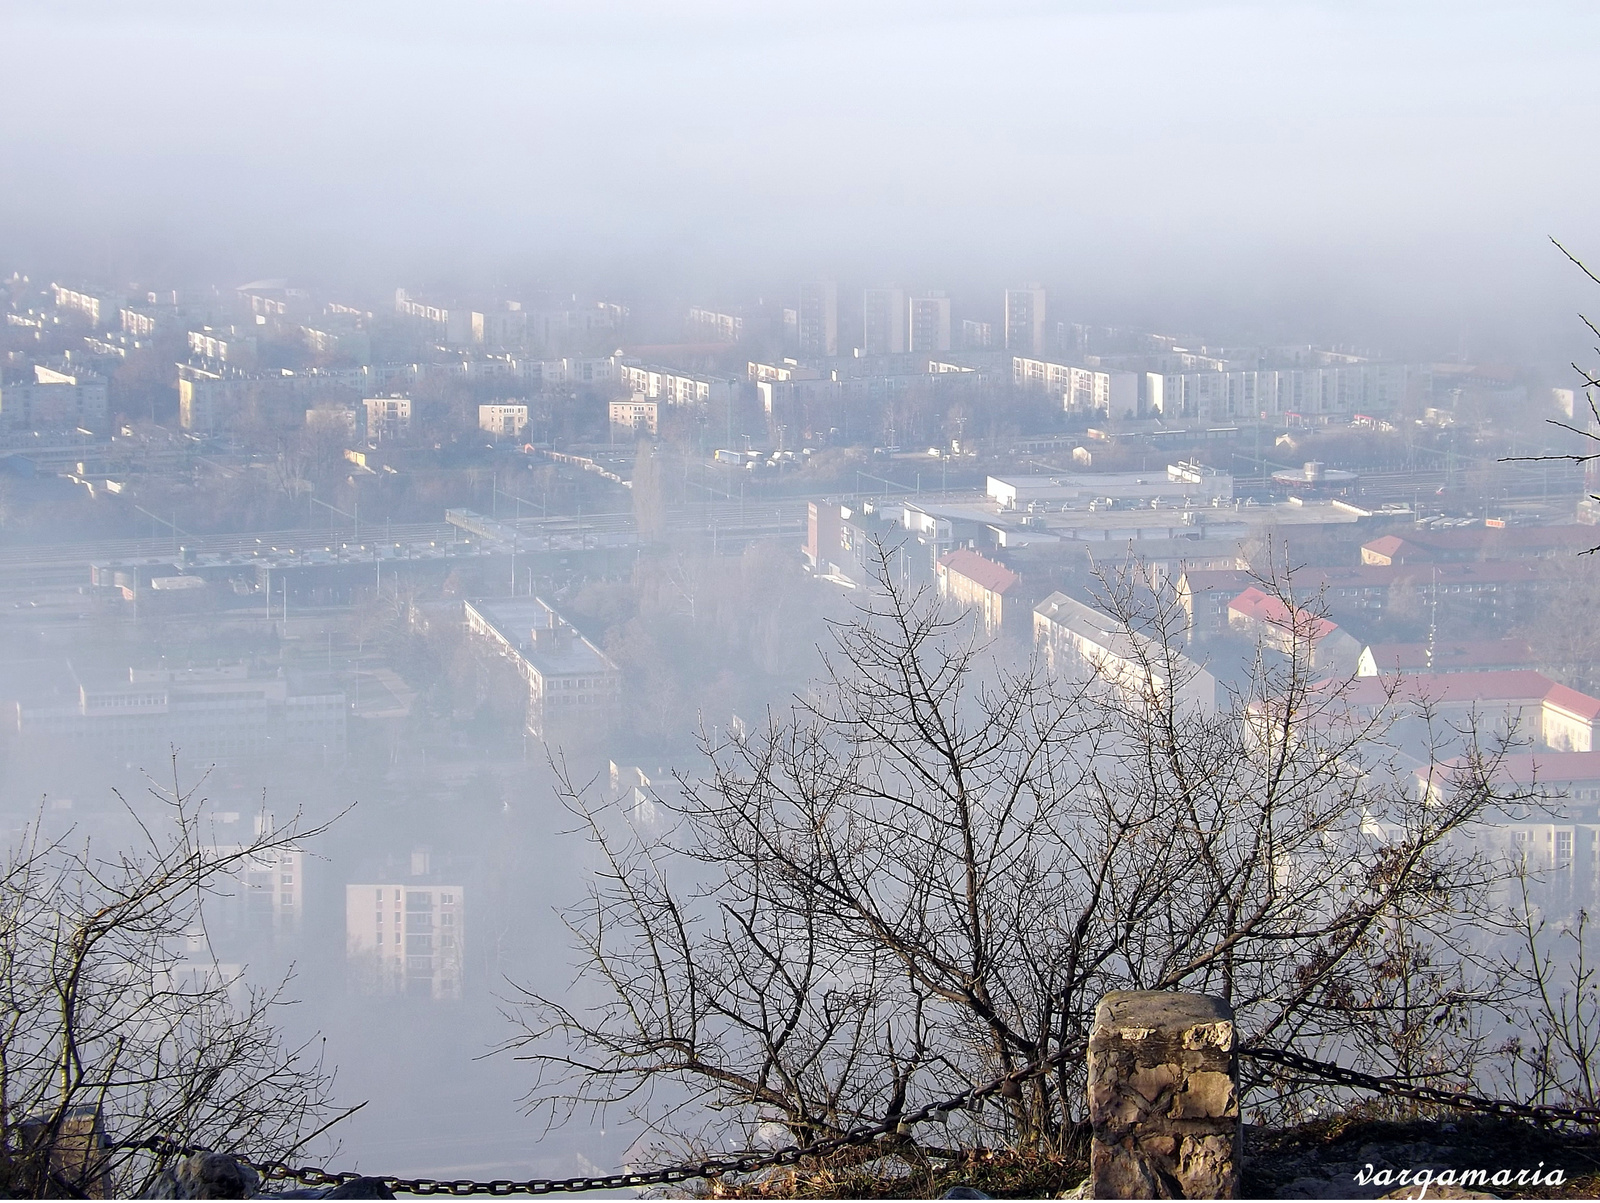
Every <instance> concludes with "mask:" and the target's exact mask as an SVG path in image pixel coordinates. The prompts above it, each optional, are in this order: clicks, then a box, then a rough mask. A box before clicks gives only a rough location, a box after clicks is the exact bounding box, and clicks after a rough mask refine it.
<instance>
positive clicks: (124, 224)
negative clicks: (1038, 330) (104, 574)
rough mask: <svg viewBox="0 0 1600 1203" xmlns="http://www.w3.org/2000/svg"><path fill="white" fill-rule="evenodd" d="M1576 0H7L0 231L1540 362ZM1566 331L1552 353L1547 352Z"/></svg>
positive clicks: (1557, 274) (85, 255)
mask: <svg viewBox="0 0 1600 1203" xmlns="http://www.w3.org/2000/svg"><path fill="white" fill-rule="evenodd" d="M1595 24H1596V19H1595V17H1594V16H1593V14H1592V13H1591V12H1589V11H1587V10H1585V9H1581V8H1579V7H1578V6H1576V5H1567V4H1552V5H1545V6H1540V7H1538V8H1537V9H1534V10H1531V11H1530V10H1513V9H1511V8H1509V7H1506V6H1496V5H1472V6H1442V5H1411V6H1407V7H1406V8H1405V9H1404V10H1403V11H1401V12H1398V13H1397V12H1392V11H1389V10H1388V9H1387V8H1380V7H1379V6H1368V5H1356V6H1335V5H1317V4H1296V5H1292V6H1267V5H1248V4H1246V5H1211V4H1146V5H1139V6H1137V7H1135V8H1132V9H1129V8H1127V7H1125V6H1117V7H1115V8H1113V7H1111V6H1106V5H1072V6H1066V7H1061V6H1046V5H1029V4H1012V5H1006V6H1003V7H1001V8H1000V9H998V10H993V9H986V10H984V11H983V12H982V13H978V12H975V11H974V10H972V9H970V8H967V7H964V6H953V5H944V6H932V7H929V6H917V7H915V8H913V7H911V6H905V5H893V4H890V5H875V6H869V7H867V8H865V9H863V8H860V7H852V6H844V5H809V6H806V7H805V8H804V9H801V8H788V9H784V10H781V11H775V12H764V13H754V12H750V11H746V10H745V9H743V8H740V7H738V6H734V5H728V4H716V3H694V4H682V5H675V6H671V7H670V8H667V9H662V8H659V7H653V6H646V5H642V4H629V3H619V4H610V5H602V6H579V5H575V4H574V5H562V4H546V5H537V6H526V5H510V4H492V3H477V4H470V5H462V6H454V7H453V8H452V9H451V10H450V11H449V12H448V13H439V12H435V11H433V10H431V9H430V8H429V7H427V6H421V5H402V6H398V7H396V6H386V7H383V8H379V7H377V6H366V5H356V6H341V7H340V8H339V9H338V10H337V11H333V12H328V11H323V10H319V9H313V8H311V7H310V6H309V5H295V4H290V5H279V6H274V7H273V8H272V9H271V10H270V11H250V12H239V11H230V10H219V9H215V8H212V7H208V6H200V5H192V4H187V3H168V4H151V5H144V6H140V7H139V8H138V9H136V10H131V11H130V10H128V9H125V8H123V7H119V6H110V5H104V4H95V3H84V4H69V5H55V6H49V7H46V6H43V5H36V4H18V3H13V4H11V5H8V6H6V7H5V9H4V10H3V15H0V29H3V30H4V36H5V39H6V41H7V42H8V43H9V44H10V45H11V46H12V48H13V54H12V55H11V56H10V57H11V60H12V61H11V65H10V69H9V70H8V72H7V73H6V77H5V79H4V80H3V81H0V102H3V103H5V104H6V105H7V106H8V107H9V108H10V109H11V110H12V111H14V112H18V113H21V114H23V115H24V119H23V120H19V121H13V122H8V123H7V126H6V130H5V132H4V133H3V134H0V165H3V167H4V170H5V171H6V174H7V177H8V181H9V183H8V188H7V190H6V195H5V198H4V199H3V200H0V228H3V229H5V230H6V232H7V239H6V240H7V242H9V243H10V244H11V245H12V247H13V248H14V249H15V251H16V252H17V253H16V255H15V259H17V260H21V261H23V262H25V263H26V262H30V261H32V262H37V263H38V264H40V266H41V268H42V269H46V270H48V269H57V270H67V269H68V268H76V269H77V270H79V271H81V272H83V273H85V274H89V275H93V274H100V275H103V276H104V275H113V276H126V277H132V276H134V275H140V276H146V275H148V276H152V277H153V276H157V275H163V276H169V277H170V276H173V275H181V276H184V277H185V278H215V277H217V276H223V277H226V276H229V275H230V274H231V275H234V276H237V277H238V278H239V279H241V280H242V279H247V278H253V277H254V276H256V275H268V274H270V275H283V274H294V275H297V276H300V277H304V278H307V279H310V280H313V281H320V282H332V281H333V280H336V279H340V278H351V277H354V278H359V279H364V280H369V281H371V282H372V284H373V285H374V286H379V285H384V284H388V285H390V286H392V284H393V283H396V282H399V281H398V280H397V277H402V278H405V279H410V280H413V281H420V282H424V283H428V282H444V283H446V284H449V283H457V284H459V285H460V286H462V287H472V288H485V287H494V286H501V287H507V288H515V287H517V286H521V285H525V284H526V283H528V282H530V281H535V280H541V281H551V282H554V283H556V284H558V285H572V286H582V285H583V284H585V283H591V282H592V283H593V285H594V286H596V287H605V288H610V289H612V290H616V289H619V288H620V289H629V288H632V289H635V290H638V291H642V292H643V291H651V290H662V289H666V290H671V291H673V292H675V293H682V294H684V295H693V296H694V297H696V298H697V299H700V300H710V301H712V302H714V303H715V302H718V301H721V300H723V299H725V298H730V297H731V298H735V299H736V298H738V297H739V296H741V295H742V294H745V293H749V292H752V291H756V292H759V291H771V289H772V288H773V287H775V286H776V284H777V282H779V281H782V280H785V279H792V278H800V277H807V276H828V277H835V276H837V277H841V278H845V279H851V280H860V281H861V283H863V284H872V283H876V282H883V283H891V282H892V283H898V284H902V285H905V286H908V287H912V288H939V287H946V288H952V289H956V290H960V289H968V290H973V291H983V292H987V291H992V290H993V289H995V288H998V287H1000V286H1004V285H1007V284H1014V283H1018V282H1020V281H1022V280H1024V279H1040V280H1042V281H1043V282H1045V283H1046V284H1048V285H1049V286H1050V287H1051V289H1052V295H1053V297H1054V298H1056V299H1057V301H1058V305H1059V306H1060V308H1061V311H1062V312H1064V313H1070V314H1071V316H1072V317H1073V318H1074V320H1086V321H1098V322H1133V323H1141V322H1142V323H1146V324H1149V325H1154V326H1158V327H1164V326H1184V325H1187V326H1188V327H1189V328H1191V329H1192V328H1197V327H1200V326H1207V327H1210V328H1213V329H1215V328H1218V327H1221V328H1222V329H1223V332H1224V333H1227V334H1230V335H1233V334H1238V333H1244V332H1247V331H1252V330H1259V331H1260V333H1261V335H1262V336H1263V337H1267V338H1273V337H1280V338H1289V337H1302V338H1304V337H1321V338H1322V339H1323V340H1324V341H1330V342H1333V341H1366V342H1375V341H1380V340H1385V341H1390V342H1394V341H1397V340H1399V341H1404V340H1414V341H1423V342H1429V343H1431V344H1434V345H1436V346H1444V345H1446V344H1453V343H1455V342H1457V341H1468V342H1471V343H1472V344H1473V345H1474V346H1475V347H1481V348H1483V351H1482V352H1481V353H1487V354H1505V355H1510V354H1515V353H1518V352H1521V353H1529V354H1541V355H1550V356H1553V357H1556V358H1563V357H1567V356H1568V355H1569V349H1568V344H1569V343H1571V342H1573V341H1574V340H1575V338H1576V335H1577V334H1578V333H1579V332H1580V331H1581V328H1580V327H1578V326H1577V324H1576V323H1575V322H1574V321H1573V320H1572V317H1571V315H1572V311H1573V310H1574V309H1576V308H1580V307H1581V306H1582V303H1583V300H1584V297H1583V287H1582V283H1583V282H1582V280H1581V278H1580V277H1579V276H1578V275H1577V273H1576V272H1575V270H1574V269H1571V268H1570V267H1569V266H1568V265H1567V264H1565V262H1564V261H1563V260H1562V259H1561V258H1560V256H1559V254H1558V253H1557V252H1556V251H1555V249H1554V248H1553V247H1551V246H1550V245H1549V243H1548V242H1547V241H1546V239H1547V238H1548V237H1549V236H1551V235H1554V236H1556V237H1559V238H1562V239H1563V241H1565V242H1567V243H1568V244H1569V245H1570V246H1571V247H1572V249H1573V250H1574V251H1575V252H1576V253H1578V254H1580V255H1583V254H1585V253H1589V251H1588V248H1587V247H1586V245H1585V238H1586V236H1587V232H1586V225H1587V223H1586V209H1587V204H1588V202H1587V200H1586V198H1587V197H1588V196H1589V195H1590V194H1592V190H1593V187H1594V184H1595V183H1596V181H1595V179H1594V173H1595V169H1594V167H1593V166H1592V165H1590V164H1589V163H1587V161H1586V160H1585V158H1584V157H1583V156H1582V154H1581V148H1582V146H1583V145H1584V141H1583V134H1584V132H1585V130H1586V129H1587V128H1589V127H1590V126H1591V125H1592V123H1593V118H1594V116H1595V107H1596V102H1595V100H1594V99H1593V97H1592V95H1590V94H1589V93H1588V92H1586V91H1585V88H1584V72H1583V70H1582V63H1581V60H1579V59H1578V58H1577V56H1578V55H1579V54H1580V53H1581V51H1580V48H1581V47H1582V46H1583V45H1585V44H1586V42H1587V41H1588V40H1589V39H1588V38H1587V37H1585V36H1584V33H1585V30H1586V29H1587V30H1588V31H1589V32H1594V29H1593V26H1594V25H1595ZM1572 353H1575V352H1572Z"/></svg>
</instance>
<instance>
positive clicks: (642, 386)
mask: <svg viewBox="0 0 1600 1203" xmlns="http://www.w3.org/2000/svg"><path fill="white" fill-rule="evenodd" d="M618 379H619V381H620V382H621V383H622V384H623V385H626V386H627V387H628V388H631V389H632V390H633V391H634V392H635V393H638V394H640V395H642V396H644V397H646V398H647V399H649V400H651V401H662V402H665V403H666V404H668V405H708V404H711V403H713V402H715V403H716V404H718V405H723V404H726V403H728V402H729V401H732V400H733V398H734V397H735V396H736V395H737V392H738V388H739V382H738V381H737V380H735V379H733V378H731V377H724V376H703V375H699V374H697V373H692V372H680V371H677V370H676V369H673V368H655V367H645V366H643V365H640V364H623V365H622V366H621V367H620V368H619V369H618Z"/></svg>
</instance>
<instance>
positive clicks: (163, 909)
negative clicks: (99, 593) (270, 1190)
mask: <svg viewBox="0 0 1600 1203" xmlns="http://www.w3.org/2000/svg"><path fill="white" fill-rule="evenodd" d="M150 795H151V798H152V799H153V800H154V802H155V804H156V807H157V811H158V818H157V819H155V820H151V819H149V818H148V817H147V812H148V807H145V808H141V807H136V806H133V805H129V804H128V803H126V801H125V802H124V805H125V806H127V810H128V813H129V814H130V815H131V816H132V817H133V818H135V819H136V820H137V826H138V830H139V831H140V833H141V844H140V846H139V847H137V848H136V849H132V850H125V851H118V852H114V853H110V854H101V853H99V852H98V851H96V850H95V849H94V848H92V847H91V846H90V844H89V843H88V842H87V841H83V842H74V841H73V838H72V837H71V836H70V835H69V836H67V837H63V838H60V839H56V840H48V839H46V838H45V837H44V836H43V835H42V834H41V831H40V826H39V824H37V823H36V824H35V825H34V826H33V827H32V828H31V829H30V830H29V831H28V832H27V833H26V836H25V839H24V841H23V842H22V843H21V844H20V845H19V846H17V847H13V848H10V849H9V850H7V852H6V856H5V860H4V862H3V864H0V1137H3V1141H0V1150H3V1153H0V1156H3V1161H0V1183H3V1186H0V1189H3V1190H5V1192H6V1193H8V1194H39V1193H41V1192H44V1191H46V1190H48V1191H49V1192H50V1193H57V1192H58V1191H59V1190H60V1189H63V1185H62V1183H60V1182H55V1183H54V1184H52V1183H51V1182H50V1178H51V1176H52V1174H54V1175H56V1176H58V1177H59V1176H60V1175H61V1174H62V1173H63V1169H62V1167H63V1165H64V1164H65V1163H71V1164H72V1165H73V1172H85V1171H90V1172H92V1173H93V1176H94V1177H95V1178H96V1179H97V1180H101V1185H100V1187H99V1189H103V1190H107V1191H110V1192H113V1193H116V1194H121V1195H127V1194H131V1193H136V1192H137V1191H138V1190H140V1189H141V1188H142V1187H143V1186H144V1185H146V1183H147V1180H148V1179H149V1177H150V1175H151V1174H152V1173H153V1172H154V1171H155V1169H156V1168H157V1167H156V1165H155V1163H154V1159H153V1158H152V1157H151V1156H150V1154H149V1153H146V1152H140V1151H138V1150H134V1149H126V1148H120V1147H118V1148H113V1149H110V1150H104V1151H96V1152H94V1153H93V1155H92V1163H91V1164H87V1165H86V1164H85V1163H84V1161H83V1158H84V1154H83V1153H82V1151H81V1140H80V1138H78V1137H75V1136H74V1129H75V1128H76V1127H77V1126H79V1123H80V1121H81V1117H82V1116H83V1115H85V1114H89V1113H94V1112H99V1113H100V1114H101V1115H102V1116H103V1117H104V1124H105V1127H106V1129H107V1130H108V1133H109V1135H110V1137H111V1138H113V1139H114V1140H115V1141H116V1142H117V1144H118V1145H119V1146H120V1145H122V1144H125V1143H132V1142H139V1141H143V1140H147V1139H149V1138H152V1137H157V1136H162V1137H167V1138H170V1139H171V1140H174V1141H177V1142H179V1143H183V1144H192V1145H198V1146H200V1147H204V1148H210V1149H216V1150H223V1151H229V1152H240V1153H247V1154H252V1155H258V1156H267V1157H279V1156H283V1155H285V1154H288V1153H290V1152H292V1151H293V1150H295V1149H296V1148H298V1147H299V1146H301V1145H302V1144H303V1143H304V1142H305V1141H306V1140H307V1139H309V1138H310V1137H311V1136H313V1135H314V1134H316V1133H318V1132H320V1131H322V1130H324V1129H325V1128H326V1127H327V1125H328V1124H329V1123H331V1122H333V1121H334V1120H336V1119H337V1118H341V1117H342V1114H344V1113H340V1112H337V1111H336V1110H335V1109H334V1108H333V1106H332V1102H331V1095H330V1091H331V1085H332V1078H331V1074H330V1073H329V1072H328V1070H327V1069H326V1067H325V1066H324V1065H323V1064H322V1060H321V1053H320V1045H319V1044H316V1043H311V1042H307V1043H305V1044H299V1045H294V1044H289V1043H286V1042H285V1041H284V1040H283V1038H282V1037H281V1036H280V1035H279V1033H278V1031H277V1028H276V1019H277V1017H278V1015H279V1014H280V1012H281V1010H282V1008H283V1007H284V1006H285V1005H287V1003H288V1002H289V999H288V997H287V995H286V993H285V990H286V987H287V985H288V983H287V981H284V982H280V983H279V984H278V985H277V986H276V987H273V988H270V989H265V990H262V989H257V988H254V987H251V986H249V985H247V984H246V983H245V982H244V981H243V978H242V971H240V970H237V969H231V970H230V969H227V968H225V967H223V966H221V965H219V963H218V961H217V959H216V957H215V956H214V955H213V954H212V951H211V943H210V936H209V933H208V931H207V928H206V904H207V902H208V901H209V900H211V899H213V898H215V897H216V896H218V895H219V894H223V893H227V892H230V891H231V890H232V889H233V888H235V886H236V885H237V881H236V878H237V877H238V875H240V874H241V873H242V871H243V870H244V869H246V868H247V867H249V866H250V865H251V864H253V863H256V862H258V861H260V860H261V859H263V858H264V857H266V856H267V855H268V854H271V853H275V852H276V851H277V850H278V849H282V848H286V847H289V846H291V845H294V844H297V843H299V842H300V841H303V840H304V839H306V838H308V837H310V836H314V835H316V834H318V832H320V831H321V830H322V828H313V829H309V830H298V829H296V827H295V826H293V825H291V826H290V827H288V828H285V829H279V830H276V831H272V830H268V831H267V832H266V833H265V834H262V835H258V836H257V837H256V838H255V839H254V840H252V841H251V842H250V843H248V844H245V845H243V846H239V845H228V846H220V847H219V846H217V845H216V844H215V843H214V842H207V840H206V838H205V837H206V834H207V831H206V828H207V822H206V816H205V813H204V810H203V806H204V800H203V799H202V798H201V797H200V795H199V793H198V789H197V787H185V786H184V785H183V784H182V783H181V781H180V778H179V775H178V772H177V767H176V758H174V772H173V781H172V784H171V785H170V786H168V787H156V786H154V785H152V788H151V789H150ZM119 798H120V795H119ZM142 812H143V815H144V816H145V817H142ZM75 1141H77V1142H78V1143H74V1142H75ZM64 1148H65V1149H66V1150H67V1152H68V1153H70V1152H71V1150H72V1149H79V1152H78V1153H77V1154H76V1155H75V1156H76V1161H74V1157H73V1156H67V1157H66V1159H65V1163H64V1160H63V1150H64ZM68 1189H70V1187H68Z"/></svg>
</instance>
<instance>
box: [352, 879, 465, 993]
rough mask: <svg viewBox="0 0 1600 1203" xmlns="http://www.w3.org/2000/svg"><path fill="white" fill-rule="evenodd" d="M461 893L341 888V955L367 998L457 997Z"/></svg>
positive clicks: (455, 889) (408, 887) (454, 888)
mask: <svg viewBox="0 0 1600 1203" xmlns="http://www.w3.org/2000/svg"><path fill="white" fill-rule="evenodd" d="M464 912H465V891H464V890H463V889H462V887H461V886H459V885H434V884H426V885H421V884H416V883H410V884H401V883H395V882H387V883H378V882H374V883H372V884H360V885H347V886H345V888H344V931H345V957H346V958H347V960H348V961H349V963H350V966H351V968H352V970H354V971H355V977H356V981H357V983H358V985H359V988H360V989H361V990H362V991H363V992H365V993H371V994H408V995H414V996H417V997H422V998H434V999H457V998H460V997H461V968H462V941H463V940H464V939H465V923H464V919H465V913H464Z"/></svg>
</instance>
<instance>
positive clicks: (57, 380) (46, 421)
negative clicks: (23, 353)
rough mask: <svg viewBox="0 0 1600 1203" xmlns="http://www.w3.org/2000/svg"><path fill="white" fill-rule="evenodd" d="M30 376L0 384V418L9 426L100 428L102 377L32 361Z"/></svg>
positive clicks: (104, 399)
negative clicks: (63, 369)
mask: <svg viewBox="0 0 1600 1203" xmlns="http://www.w3.org/2000/svg"><path fill="white" fill-rule="evenodd" d="M31 376H32V379H28V378H27V377H24V378H23V379H21V380H18V381H15V382H12V383H5V384H0V422H4V424H5V425H6V426H7V427H9V428H10V429H12V430H71V429H75V428H79V427H81V428H83V429H85V430H104V429H105V427H106V422H107V418H108V416H109V414H108V411H109V401H108V396H109V394H108V390H107V387H106V381H105V380H104V378H102V377H100V376H96V375H94V374H93V373H91V372H80V371H76V370H74V371H70V372H65V371H57V370H56V369H54V368H47V367H45V366H44V365H43V364H34V365H33V371H32V373H31Z"/></svg>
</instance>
